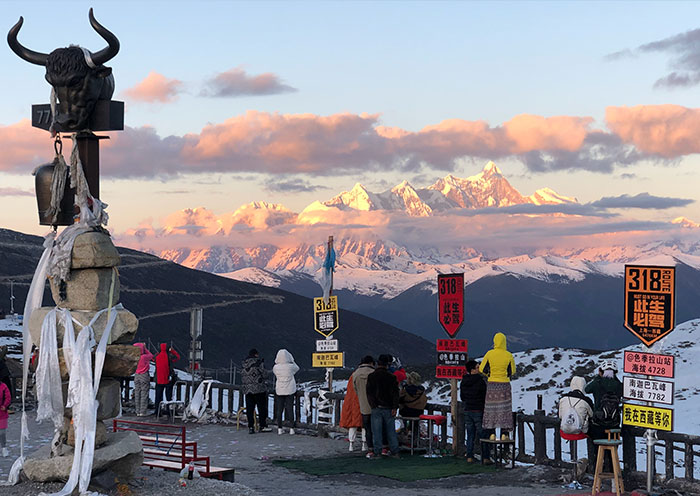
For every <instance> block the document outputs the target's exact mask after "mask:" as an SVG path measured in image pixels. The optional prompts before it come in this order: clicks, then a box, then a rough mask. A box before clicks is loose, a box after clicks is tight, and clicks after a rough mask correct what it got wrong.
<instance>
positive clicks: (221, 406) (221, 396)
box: [219, 386, 224, 413]
mask: <svg viewBox="0 0 700 496" xmlns="http://www.w3.org/2000/svg"><path fill="white" fill-rule="evenodd" d="M219 411H220V412H221V413H223V412H224V388H222V387H221V386H219Z"/></svg>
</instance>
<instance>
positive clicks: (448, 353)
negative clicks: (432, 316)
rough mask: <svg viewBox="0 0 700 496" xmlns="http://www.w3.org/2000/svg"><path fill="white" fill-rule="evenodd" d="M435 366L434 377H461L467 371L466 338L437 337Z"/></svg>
mask: <svg viewBox="0 0 700 496" xmlns="http://www.w3.org/2000/svg"><path fill="white" fill-rule="evenodd" d="M436 349H437V366H436V367H435V377H436V378H438V379H461V378H462V376H464V374H466V373H467V367H466V365H467V359H468V358H469V356H468V355H467V340H466V339H438V340H437V347H436Z"/></svg>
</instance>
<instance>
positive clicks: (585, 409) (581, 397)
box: [559, 376, 593, 433]
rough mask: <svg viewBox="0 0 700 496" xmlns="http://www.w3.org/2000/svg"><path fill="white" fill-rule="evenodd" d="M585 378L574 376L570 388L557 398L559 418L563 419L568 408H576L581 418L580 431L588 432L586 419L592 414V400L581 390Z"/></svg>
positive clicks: (584, 384) (584, 383)
mask: <svg viewBox="0 0 700 496" xmlns="http://www.w3.org/2000/svg"><path fill="white" fill-rule="evenodd" d="M585 386H586V380H585V379H584V378H583V377H578V376H575V377H573V378H572V379H571V390H570V391H568V392H566V393H564V394H563V395H562V397H561V399H560V400H559V418H560V419H563V418H564V416H565V415H566V412H567V411H568V410H570V409H572V408H573V409H574V410H576V413H577V414H578V416H579V418H580V419H581V432H583V433H586V432H588V421H589V420H590V418H591V417H592V416H593V402H592V401H591V399H590V398H589V397H588V396H586V395H585V394H584V392H583V388H584V387H585Z"/></svg>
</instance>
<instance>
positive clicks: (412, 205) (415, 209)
mask: <svg viewBox="0 0 700 496" xmlns="http://www.w3.org/2000/svg"><path fill="white" fill-rule="evenodd" d="M377 196H378V197H379V198H380V199H381V201H382V204H383V205H385V209H386V210H403V211H404V212H406V213H407V214H408V215H411V216H413V217H428V216H429V215H431V214H432V213H433V209H432V208H430V206H429V205H427V204H426V203H425V202H424V201H423V199H422V198H421V197H420V195H419V194H418V192H417V191H416V190H415V189H414V188H413V186H411V184H410V183H409V182H408V181H402V182H401V183H400V184H397V185H396V186H394V187H393V188H391V189H390V190H389V191H385V192H384V193H380V194H379V195H377Z"/></svg>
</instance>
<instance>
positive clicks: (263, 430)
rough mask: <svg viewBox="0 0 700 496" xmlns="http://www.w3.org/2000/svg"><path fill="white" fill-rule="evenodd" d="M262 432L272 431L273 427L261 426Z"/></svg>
mask: <svg viewBox="0 0 700 496" xmlns="http://www.w3.org/2000/svg"><path fill="white" fill-rule="evenodd" d="M260 432H272V427H267V426H265V427H261V428H260Z"/></svg>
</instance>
